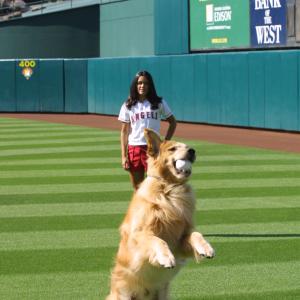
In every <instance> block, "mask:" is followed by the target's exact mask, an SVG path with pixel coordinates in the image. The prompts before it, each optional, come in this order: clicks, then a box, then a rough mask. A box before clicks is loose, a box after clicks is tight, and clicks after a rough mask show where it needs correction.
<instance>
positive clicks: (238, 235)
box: [205, 233, 300, 238]
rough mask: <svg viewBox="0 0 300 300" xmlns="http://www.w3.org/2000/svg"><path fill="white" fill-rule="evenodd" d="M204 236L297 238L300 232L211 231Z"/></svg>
mask: <svg viewBox="0 0 300 300" xmlns="http://www.w3.org/2000/svg"><path fill="white" fill-rule="evenodd" d="M205 236H206V237H225V238H233V237H237V238H239V237H240V238H243V237H246V238H247V237H248V238H260V237H261V238H274V237H278V238H293V237H296V238H299V237H300V233H278V234H277V233H276V234H275V233H274V234H272V233H270V234H255V233H254V234H247V233H243V234H238V233H227V234H223V233H212V234H205Z"/></svg>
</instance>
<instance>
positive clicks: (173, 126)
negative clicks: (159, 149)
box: [165, 115, 177, 140]
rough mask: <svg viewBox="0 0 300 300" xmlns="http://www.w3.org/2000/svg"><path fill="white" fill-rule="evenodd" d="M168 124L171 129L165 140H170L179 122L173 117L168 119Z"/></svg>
mask: <svg viewBox="0 0 300 300" xmlns="http://www.w3.org/2000/svg"><path fill="white" fill-rule="evenodd" d="M167 122H168V123H169V128H168V131H167V134H166V136H165V140H170V139H171V138H172V136H173V134H174V132H175V129H176V126H177V122H176V119H175V117H174V116H173V115H172V116H170V117H168V118H167Z"/></svg>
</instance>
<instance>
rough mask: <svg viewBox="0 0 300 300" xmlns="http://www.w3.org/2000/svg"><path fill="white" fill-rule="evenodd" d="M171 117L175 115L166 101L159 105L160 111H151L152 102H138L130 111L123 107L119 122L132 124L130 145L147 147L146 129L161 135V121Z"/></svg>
mask: <svg viewBox="0 0 300 300" xmlns="http://www.w3.org/2000/svg"><path fill="white" fill-rule="evenodd" d="M171 115H173V113H172V112H171V110H170V108H169V106H168V104H167V102H166V101H165V100H164V99H162V102H161V103H160V104H159V105H158V109H151V104H150V102H149V101H148V100H144V101H143V102H137V103H136V104H135V105H134V106H132V107H131V109H130V110H129V109H128V108H127V107H126V104H125V103H124V104H123V105H122V107H121V110H120V113H119V118H118V120H119V121H121V122H125V123H130V125H131V132H130V133H129V137H128V144H129V145H132V146H137V145H147V142H146V140H145V137H144V129H145V128H151V129H153V130H154V131H156V132H157V133H158V134H159V133H160V121H161V119H162V118H165V119H166V118H168V117H170V116H171Z"/></svg>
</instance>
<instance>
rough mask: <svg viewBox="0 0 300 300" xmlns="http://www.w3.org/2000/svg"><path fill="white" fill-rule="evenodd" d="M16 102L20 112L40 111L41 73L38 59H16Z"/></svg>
mask: <svg viewBox="0 0 300 300" xmlns="http://www.w3.org/2000/svg"><path fill="white" fill-rule="evenodd" d="M16 102H17V111H19V112H39V111H40V74H39V61H38V60H17V61H16Z"/></svg>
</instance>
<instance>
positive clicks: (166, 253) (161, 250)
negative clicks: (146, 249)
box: [149, 245, 176, 269]
mask: <svg viewBox="0 0 300 300" xmlns="http://www.w3.org/2000/svg"><path fill="white" fill-rule="evenodd" d="M149 262H150V263H151V264H152V265H154V266H161V267H164V268H168V269H171V268H174V267H175V266H176V259H175V257H174V255H173V254H172V252H171V251H170V249H169V247H168V246H166V245H160V247H158V248H157V249H155V251H154V252H153V253H152V255H150V257H149Z"/></svg>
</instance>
